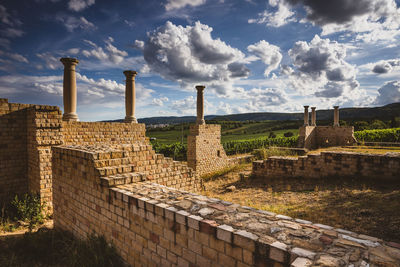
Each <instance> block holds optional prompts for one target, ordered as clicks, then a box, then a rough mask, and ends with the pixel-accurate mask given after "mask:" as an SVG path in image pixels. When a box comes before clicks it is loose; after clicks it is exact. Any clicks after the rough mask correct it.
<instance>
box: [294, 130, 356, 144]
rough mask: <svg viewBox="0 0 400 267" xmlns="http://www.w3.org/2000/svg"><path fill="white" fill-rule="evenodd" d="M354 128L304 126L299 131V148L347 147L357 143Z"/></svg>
mask: <svg viewBox="0 0 400 267" xmlns="http://www.w3.org/2000/svg"><path fill="white" fill-rule="evenodd" d="M356 142H357V140H356V139H355V137H354V127H353V126H302V127H300V129H299V144H298V146H299V147H304V148H307V149H316V148H320V147H331V146H345V145H352V144H354V143H356Z"/></svg>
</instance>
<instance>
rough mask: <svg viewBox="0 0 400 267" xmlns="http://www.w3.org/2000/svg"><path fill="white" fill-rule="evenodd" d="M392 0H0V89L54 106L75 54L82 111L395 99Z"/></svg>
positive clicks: (396, 26) (111, 115)
mask: <svg viewBox="0 0 400 267" xmlns="http://www.w3.org/2000/svg"><path fill="white" fill-rule="evenodd" d="M399 1H400V0H359V1H352V0H325V1H318V0H280V1H279V0H269V1H265V0H264V1H256V0H238V1H233V0H214V1H213V0H191V1H189V0H166V1H152V0H148V1H133V0H130V1H128V0H126V1H117V0H116V1H106V0H26V1H22V0H19V1H15V0H12V1H10V0H5V1H2V2H1V3H0V97H1V98H9V101H10V102H20V103H35V104H48V105H58V106H60V107H61V108H62V73H63V66H62V64H61V62H60V61H59V59H60V58H61V57H66V56H69V57H75V58H77V59H78V60H79V61H80V63H79V64H78V66H77V87H78V108H77V112H78V116H79V118H80V120H82V121H96V120H106V119H119V118H124V116H125V113H124V89H125V86H124V78H125V77H124V75H123V73H122V72H123V71H124V70H127V69H131V70H136V71H138V72H139V74H138V75H137V77H136V88H137V93H136V95H137V106H136V116H137V117H138V118H143V117H152V116H170V115H178V116H181V115H195V114H196V112H195V108H196V104H195V102H196V101H195V100H196V99H195V96H196V92H195V89H194V87H195V85H198V84H204V85H206V90H205V99H206V115H207V114H232V113H244V112H268V111H273V112H294V111H302V109H303V108H302V106H303V105H312V106H316V107H317V109H327V108H332V106H333V105H339V106H341V107H351V106H379V105H384V104H388V103H392V102H400V80H399V79H400V78H399V77H400V42H399V39H400V2H399Z"/></svg>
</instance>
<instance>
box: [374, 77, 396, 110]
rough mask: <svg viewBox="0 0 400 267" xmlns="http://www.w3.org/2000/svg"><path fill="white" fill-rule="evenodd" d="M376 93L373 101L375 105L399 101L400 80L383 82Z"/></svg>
mask: <svg viewBox="0 0 400 267" xmlns="http://www.w3.org/2000/svg"><path fill="white" fill-rule="evenodd" d="M378 93H379V95H378V96H377V97H376V99H375V101H374V104H376V105H386V104H390V103H395V102H400V80H397V81H390V82H387V83H385V84H384V85H383V86H382V87H381V88H379V90H378Z"/></svg>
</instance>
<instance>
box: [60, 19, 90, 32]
mask: <svg viewBox="0 0 400 267" xmlns="http://www.w3.org/2000/svg"><path fill="white" fill-rule="evenodd" d="M56 21H58V22H60V23H61V24H63V25H64V26H65V28H67V31H69V32H73V31H75V30H77V29H79V30H84V31H90V30H95V29H96V28H97V27H96V26H95V25H94V24H93V23H91V22H90V21H88V20H87V19H86V18H85V17H82V16H81V17H79V18H78V17H74V16H69V15H58V16H57V17H56Z"/></svg>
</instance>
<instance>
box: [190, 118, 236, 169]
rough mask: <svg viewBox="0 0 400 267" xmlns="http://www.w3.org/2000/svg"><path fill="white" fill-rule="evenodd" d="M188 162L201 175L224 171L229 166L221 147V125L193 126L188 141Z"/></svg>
mask: <svg viewBox="0 0 400 267" xmlns="http://www.w3.org/2000/svg"><path fill="white" fill-rule="evenodd" d="M187 142H188V148H187V162H188V166H189V167H192V168H193V169H194V170H195V171H196V172H197V173H198V174H199V175H203V174H207V173H211V172H213V171H216V170H219V169H223V168H225V167H226V166H228V165H229V161H228V158H227V156H226V154H225V150H224V148H223V147H222V145H221V125H217V124H203V125H191V126H190V133H189V136H188V139H187Z"/></svg>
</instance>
